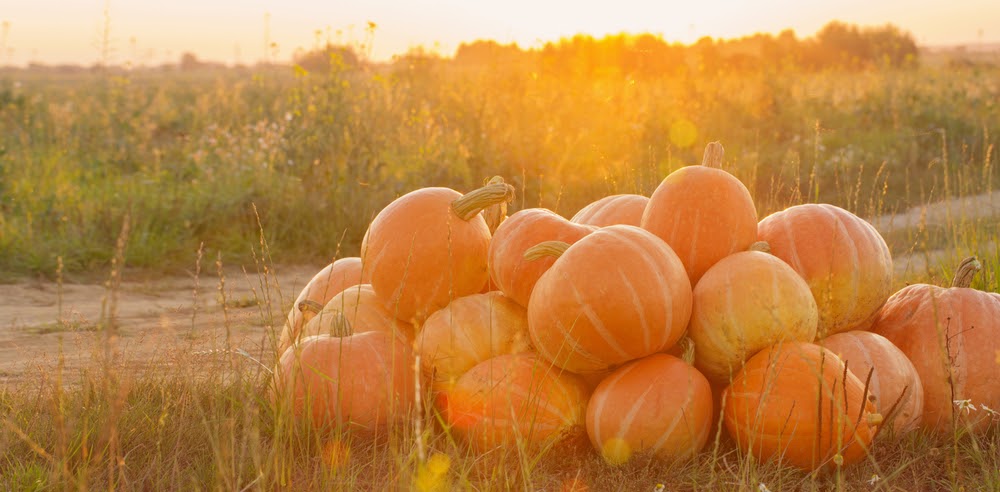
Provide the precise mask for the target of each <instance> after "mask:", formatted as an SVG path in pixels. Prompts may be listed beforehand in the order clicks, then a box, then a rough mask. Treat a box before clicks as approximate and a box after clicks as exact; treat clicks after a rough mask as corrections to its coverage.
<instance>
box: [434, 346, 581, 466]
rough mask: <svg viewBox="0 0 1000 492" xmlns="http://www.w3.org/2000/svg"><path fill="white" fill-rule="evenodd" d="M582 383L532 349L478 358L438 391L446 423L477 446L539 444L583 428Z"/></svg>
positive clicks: (462, 437) (483, 447) (489, 448)
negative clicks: (532, 352)
mask: <svg viewBox="0 0 1000 492" xmlns="http://www.w3.org/2000/svg"><path fill="white" fill-rule="evenodd" d="M587 396H588V393H587V389H586V387H585V386H584V384H583V383H582V382H581V381H580V380H579V379H578V378H577V376H575V375H573V374H570V373H567V372H563V371H560V370H559V369H558V368H556V367H553V366H552V365H551V364H550V363H548V362H547V361H545V360H543V359H540V358H538V357H537V356H536V355H535V354H531V353H522V354H507V355H500V356H497V357H494V358H492V359H489V360H486V361H483V362H480V363H479V364H477V365H476V366H474V367H473V368H472V369H470V370H469V371H468V372H466V373H465V374H464V375H462V377H460V378H459V379H458V381H457V382H456V383H455V386H454V387H452V388H451V389H450V390H448V391H446V392H442V393H439V394H438V397H437V405H438V408H439V409H440V410H441V412H442V414H443V416H444V421H445V423H446V424H447V425H448V426H449V427H450V428H451V430H452V431H453V432H454V433H455V434H456V435H457V436H458V437H459V438H461V439H463V440H465V441H466V442H468V443H469V444H470V445H471V446H472V447H473V448H474V449H476V450H478V451H488V450H491V449H494V448H497V447H499V446H517V445H520V446H524V447H531V448H534V447H541V446H544V445H545V444H551V443H552V442H554V441H557V440H559V439H561V438H563V437H565V436H568V435H570V434H571V433H574V432H578V431H579V432H582V430H583V426H584V415H585V412H586V408H587Z"/></svg>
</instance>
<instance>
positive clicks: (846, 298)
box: [758, 203, 892, 337]
mask: <svg viewBox="0 0 1000 492" xmlns="http://www.w3.org/2000/svg"><path fill="white" fill-rule="evenodd" d="M758 234H759V236H760V240H761V241H767V243H768V244H770V245H771V253H772V254H774V255H775V256H777V257H778V258H781V259H782V260H784V261H785V263H788V264H789V265H791V267H792V268H794V269H795V271H796V272H798V273H799V275H801V276H802V278H804V279H805V280H806V283H808V284H809V289H810V290H811V291H812V293H813V297H814V298H815V299H816V305H817V306H818V307H819V336H820V337H825V336H828V335H832V334H834V333H839V332H842V331H848V330H865V329H867V328H868V327H870V326H871V323H872V320H873V319H874V317H875V313H876V312H877V311H878V308H879V307H881V306H882V304H883V303H885V300H886V299H888V298H889V294H890V293H892V256H891V255H890V254H889V247H888V246H887V245H886V244H885V240H884V239H882V236H881V235H879V233H878V231H876V230H875V228H874V227H872V225H871V224H869V223H867V222H865V221H864V220H862V219H861V218H859V217H858V216H856V215H854V214H852V213H850V212H848V211H847V210H844V209H842V208H840V207H837V206H834V205H827V204H812V203H810V204H805V205H796V206H793V207H789V208H787V209H785V210H782V211H781V212H776V213H773V214H771V215H769V216H767V217H765V218H764V220H761V221H760V225H759V227H758Z"/></svg>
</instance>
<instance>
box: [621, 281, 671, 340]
mask: <svg viewBox="0 0 1000 492" xmlns="http://www.w3.org/2000/svg"><path fill="white" fill-rule="evenodd" d="M618 276H619V277H620V278H621V279H622V281H623V283H624V284H625V287H626V288H627V289H628V292H629V294H631V297H632V305H633V306H634V307H635V312H636V313H638V314H639V325H640V326H642V341H643V349H644V350H650V349H651V348H652V347H651V344H652V340H650V329H649V320H647V319H646V310H645V309H643V305H642V300H641V299H640V298H639V292H637V291H636V290H635V286H634V285H632V282H630V281H629V278H628V275H625V272H624V271H623V270H622V269H621V267H620V266H619V267H618ZM668 324H669V323H668Z"/></svg>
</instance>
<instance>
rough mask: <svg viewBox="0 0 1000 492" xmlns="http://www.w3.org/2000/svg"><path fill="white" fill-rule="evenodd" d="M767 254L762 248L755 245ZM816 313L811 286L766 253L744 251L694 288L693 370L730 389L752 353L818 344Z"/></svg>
mask: <svg viewBox="0 0 1000 492" xmlns="http://www.w3.org/2000/svg"><path fill="white" fill-rule="evenodd" d="M757 247H758V248H759V249H766V244H761V245H760V246H757ZM818 319H819V314H818V312H817V310H816V301H815V300H813V296H812V292H810V291H809V285H807V284H806V282H805V280H803V279H802V277H800V276H799V275H798V274H797V273H795V270H792V268H791V267H789V266H788V264H786V263H785V262H783V261H781V260H780V259H778V258H776V257H775V256H773V255H770V254H768V253H766V252H764V251H743V252H740V253H735V254H732V255H730V256H727V257H725V258H723V259H722V260H721V261H719V262H718V263H716V264H715V265H713V266H712V268H709V269H708V271H707V272H705V275H703V276H702V277H701V281H700V282H698V285H696V286H695V287H694V305H693V310H692V312H691V323H690V324H689V325H688V336H689V337H691V340H692V341H693V342H694V347H695V354H696V355H695V366H697V367H698V369H700V370H701V371H702V372H703V373H704V374H705V375H706V376H707V377H708V378H709V379H712V380H713V381H715V382H717V383H722V384H728V383H729V381H730V377H731V376H732V374H733V373H735V372H736V371H738V370H739V368H740V367H741V366H743V362H744V361H746V360H747V359H749V358H750V356H752V355H753V354H756V353H757V352H758V351H760V350H763V349H765V348H767V347H769V346H771V345H774V344H776V343H779V342H793V341H799V342H811V341H813V340H815V339H816V324H817V322H818Z"/></svg>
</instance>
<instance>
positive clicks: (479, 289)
mask: <svg viewBox="0 0 1000 492" xmlns="http://www.w3.org/2000/svg"><path fill="white" fill-rule="evenodd" d="M721 161H722V147H721V146H720V145H719V144H718V143H712V144H709V146H708V148H707V149H706V152H705V160H704V162H703V163H702V165H700V166H688V167H684V168H681V169H679V170H677V171H675V172H673V173H671V174H670V175H668V176H667V177H666V178H665V179H664V180H663V182H662V183H661V184H660V185H659V187H658V188H657V189H656V190H655V192H654V193H653V194H652V196H651V197H649V198H646V197H643V196H638V195H614V196H609V197H606V198H604V199H601V200H599V201H597V202H595V203H593V204H591V205H588V206H587V207H585V208H584V209H582V210H580V212H579V213H577V214H576V215H575V216H574V217H573V218H572V219H571V220H566V219H564V218H563V217H561V216H559V215H557V214H555V213H553V212H551V211H549V210H546V209H542V208H531V209H524V210H520V211H518V212H517V213H514V214H512V215H511V216H510V217H506V203H507V202H509V201H510V200H511V199H512V198H513V192H514V190H513V188H512V187H511V186H510V185H509V184H505V183H504V182H503V180H502V179H500V178H494V179H493V180H491V181H490V182H488V183H487V184H486V185H485V186H484V187H483V188H480V189H477V190H475V191H472V192H470V193H468V194H465V195H462V194H461V193H459V192H457V191H454V190H451V189H448V188H423V189H419V190H416V191H413V192H410V193H407V194H406V195H403V196H401V197H400V198H398V199H396V200H395V201H393V202H392V203H390V204H389V205H388V206H387V207H386V208H385V209H383V210H382V211H381V212H380V213H379V214H378V215H377V216H376V217H375V219H374V220H373V221H372V222H371V224H370V226H369V229H368V231H367V233H366V234H365V237H364V240H363V243H362V247H361V257H360V258H343V259H339V260H337V261H335V262H334V263H332V264H331V265H329V266H327V267H326V268H325V269H324V270H322V271H321V272H319V273H318V274H317V275H316V276H315V278H313V280H312V281H311V282H310V283H309V284H308V285H307V286H306V287H305V289H304V290H303V291H302V294H301V295H300V296H299V299H298V300H297V301H296V304H295V306H294V307H293V308H292V310H291V312H290V313H289V315H288V320H287V323H286V325H285V328H284V332H283V333H282V336H281V340H280V342H279V345H280V346H279V354H281V356H280V359H279V362H278V365H277V369H276V371H275V374H276V375H275V390H276V392H275V396H276V398H278V399H279V400H280V401H282V402H285V403H287V404H289V405H290V407H291V408H292V409H293V410H294V413H295V415H297V416H299V417H301V418H304V419H307V420H309V421H310V422H311V423H312V425H314V426H315V427H317V428H320V429H340V430H346V431H348V432H351V433H355V434H369V433H380V432H384V431H385V430H386V429H388V428H391V427H392V426H393V425H394V424H398V423H400V422H401V421H408V420H409V419H412V418H413V415H414V412H417V411H419V410H418V408H419V405H421V404H423V405H433V408H434V411H437V412H439V415H440V416H441V419H440V420H441V421H442V422H443V423H444V427H445V429H446V430H447V431H448V432H451V433H452V434H453V435H455V436H456V437H457V438H459V439H461V440H462V441H464V442H466V443H467V444H468V445H469V446H470V447H471V448H472V449H473V450H476V451H480V452H485V451H488V450H490V449H492V448H494V447H497V446H512V445H527V446H544V445H546V444H549V443H552V442H553V441H554V440H558V439H561V438H564V437H565V436H568V435H570V434H572V433H574V432H583V430H584V429H585V430H586V433H587V435H588V436H589V439H590V442H591V443H592V444H593V447H594V448H595V450H596V451H597V452H599V453H600V454H601V455H602V456H603V457H604V458H605V459H606V460H607V461H608V462H610V463H616V464H617V463H622V462H624V461H626V460H628V459H629V458H630V457H632V456H634V455H636V454H637V453H643V454H654V455H656V456H659V457H663V458H665V459H671V460H673V459H683V458H689V457H692V456H694V455H695V454H697V453H698V452H699V451H700V450H701V449H702V448H703V446H705V444H706V441H707V440H708V438H709V435H710V434H711V433H713V431H712V428H713V426H714V425H715V422H714V418H715V417H716V416H721V418H722V423H723V424H722V425H724V427H725V429H726V430H727V431H728V433H729V435H730V436H732V438H733V440H734V441H735V442H736V444H737V445H738V446H739V447H740V448H741V450H742V452H743V453H747V454H753V455H755V456H756V457H757V458H758V459H775V460H780V461H781V462H783V463H786V464H791V465H794V466H798V467H800V468H803V469H806V470H813V469H816V468H821V467H833V466H846V465H848V464H850V463H854V462H858V461H860V460H862V459H865V457H866V456H868V454H869V452H870V450H871V448H872V446H873V444H874V443H875V438H876V436H877V435H878V434H880V433H886V434H895V435H899V434H902V433H905V432H908V431H910V430H913V429H916V428H919V427H924V428H927V429H932V430H936V431H943V432H950V431H951V430H952V429H955V428H956V426H963V428H965V429H973V430H974V431H981V430H983V429H985V428H987V427H989V426H990V425H991V424H990V422H991V421H996V419H995V416H996V413H995V412H994V411H993V409H996V410H1000V382H998V378H997V376H998V375H1000V295H998V294H992V293H985V292H981V291H977V290H974V289H971V288H969V285H970V282H971V280H972V277H973V275H974V274H975V272H976V270H977V269H978V267H979V264H978V262H977V261H975V259H969V260H967V261H966V262H964V263H963V264H962V265H961V266H960V267H959V269H958V271H957V273H956V278H955V282H954V286H953V287H951V288H939V287H935V286H932V285H926V284H915V285H910V286H907V287H906V288H904V289H902V290H900V291H899V292H896V293H895V294H892V292H891V286H892V283H891V282H892V271H893V268H892V259H891V257H890V254H889V249H888V248H887V246H886V243H885V241H884V240H883V238H882V237H881V236H880V235H879V233H878V232H877V231H876V230H875V228H874V227H872V226H871V225H870V224H868V223H867V222H865V221H864V220H862V219H860V218H858V217H857V216H855V215H853V214H851V213H850V212H848V211H846V210H843V209H841V208H838V207H836V206H832V205H826V204H802V205H796V206H792V207H790V208H788V209H786V210H783V211H780V212H777V213H774V214H772V215H770V216H768V217H766V218H764V219H763V220H761V221H760V222H759V223H758V219H757V213H756V208H755V206H754V203H753V201H752V199H751V195H750V193H749V192H748V190H747V189H746V187H745V186H744V185H743V184H742V183H741V182H740V181H739V180H738V179H737V178H735V177H734V176H733V175H731V174H729V173H728V172H726V171H724V170H723V169H722V168H721ZM890 294H891V296H890ZM421 388H424V389H423V390H422V389H421ZM427 388H429V389H427ZM426 396H430V398H429V400H427V401H421V399H423V398H424V397H426ZM970 409H971V410H970ZM973 410H974V411H973Z"/></svg>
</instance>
